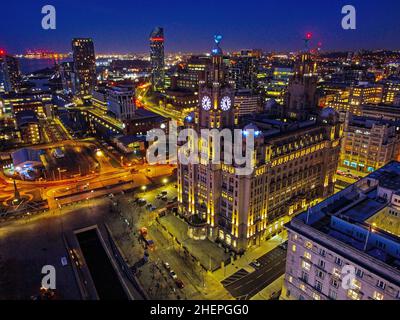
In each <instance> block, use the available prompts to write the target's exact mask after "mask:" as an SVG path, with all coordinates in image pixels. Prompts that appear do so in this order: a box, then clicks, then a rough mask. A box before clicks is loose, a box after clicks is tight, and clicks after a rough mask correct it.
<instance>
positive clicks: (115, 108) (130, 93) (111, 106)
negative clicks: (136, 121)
mask: <svg viewBox="0 0 400 320" xmlns="http://www.w3.org/2000/svg"><path fill="white" fill-rule="evenodd" d="M107 110H108V111H109V112H111V113H112V114H113V115H114V116H115V118H117V119H118V120H120V121H123V122H124V121H127V120H129V119H132V118H133V116H134V114H135V110H136V105H135V92H134V89H133V86H131V85H126V86H124V85H118V86H114V87H111V88H109V89H107Z"/></svg>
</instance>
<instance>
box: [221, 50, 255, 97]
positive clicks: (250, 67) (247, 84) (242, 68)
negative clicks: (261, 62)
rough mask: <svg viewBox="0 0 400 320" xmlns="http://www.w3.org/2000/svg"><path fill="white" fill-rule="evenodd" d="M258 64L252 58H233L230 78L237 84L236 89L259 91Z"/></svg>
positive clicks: (230, 64) (229, 73)
mask: <svg viewBox="0 0 400 320" xmlns="http://www.w3.org/2000/svg"><path fill="white" fill-rule="evenodd" d="M257 71H258V63H257V59H255V58H253V57H251V56H240V57H233V58H231V60H230V62H229V69H228V78H229V80H231V81H233V82H234V83H235V89H238V90H240V89H249V90H252V91H254V92H256V91H258V81H257Z"/></svg>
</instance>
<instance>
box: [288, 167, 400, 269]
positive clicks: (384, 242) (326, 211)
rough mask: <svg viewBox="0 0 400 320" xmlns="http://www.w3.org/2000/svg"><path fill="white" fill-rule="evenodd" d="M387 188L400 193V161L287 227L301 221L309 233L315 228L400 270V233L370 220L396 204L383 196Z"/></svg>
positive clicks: (365, 179) (382, 169) (303, 215)
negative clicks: (392, 231) (395, 232)
mask: <svg viewBox="0 0 400 320" xmlns="http://www.w3.org/2000/svg"><path fill="white" fill-rule="evenodd" d="M387 190H390V192H391V193H392V194H395V195H396V194H397V193H399V192H400V162H392V163H389V164H388V165H386V166H385V167H383V168H381V169H379V170H377V171H375V172H374V173H372V174H370V175H369V176H367V177H365V178H364V179H361V180H360V181H359V182H357V183H356V184H354V185H352V186H350V187H348V188H347V189H345V190H343V191H341V192H339V193H337V194H335V195H334V196H331V197H329V198H328V199H326V200H325V201H323V202H321V203H320V204H318V205H316V206H314V207H312V208H311V209H309V210H308V211H307V212H304V213H302V214H300V215H298V216H297V217H295V218H294V219H293V220H292V222H291V223H289V224H288V228H289V229H291V228H292V227H293V226H294V225H296V226H298V223H300V224H302V225H304V226H307V227H308V228H305V229H301V230H303V231H305V230H307V231H306V232H305V233H306V236H307V235H308V236H310V237H312V235H313V233H314V231H312V230H315V232H316V233H322V234H325V235H327V236H328V237H330V238H331V239H332V240H333V239H334V240H338V241H340V242H342V243H343V244H344V245H347V246H350V247H352V248H353V249H355V250H358V251H360V252H361V253H363V254H367V255H369V256H370V257H373V258H375V259H378V260H379V261H381V262H384V263H385V264H387V265H389V266H391V267H393V268H395V269H397V270H400V263H399V262H400V235H399V234H393V233H389V232H388V231H386V230H384V229H383V227H381V226H380V225H379V224H378V225H377V224H375V223H373V224H371V223H370V222H369V221H371V219H373V218H374V217H376V216H377V215H379V214H381V213H382V212H383V211H384V210H386V209H387V208H389V207H392V206H393V202H392V199H391V197H390V196H388V197H385V196H384V194H388V193H387ZM390 192H389V194H390ZM310 228H311V229H310ZM294 229H296V230H297V231H299V229H297V227H294ZM301 232H302V231H300V233H301ZM326 244H327V246H329V244H328V243H326ZM350 259H351V257H350Z"/></svg>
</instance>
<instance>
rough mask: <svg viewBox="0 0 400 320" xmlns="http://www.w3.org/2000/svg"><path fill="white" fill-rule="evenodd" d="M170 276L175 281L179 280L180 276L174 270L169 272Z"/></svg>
mask: <svg viewBox="0 0 400 320" xmlns="http://www.w3.org/2000/svg"><path fill="white" fill-rule="evenodd" d="M169 276H170V277H171V278H172V279H174V280H176V279H178V276H177V275H176V273H175V271H174V270H171V271H170V272H169Z"/></svg>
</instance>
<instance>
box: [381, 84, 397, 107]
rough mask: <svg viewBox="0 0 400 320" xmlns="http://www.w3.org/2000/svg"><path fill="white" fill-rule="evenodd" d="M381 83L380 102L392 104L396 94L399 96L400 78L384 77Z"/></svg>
mask: <svg viewBox="0 0 400 320" xmlns="http://www.w3.org/2000/svg"><path fill="white" fill-rule="evenodd" d="M381 83H382V84H383V98H382V103H385V104H393V103H394V102H395V100H396V97H397V96H400V78H390V79H385V80H383V81H382V82H381Z"/></svg>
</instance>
